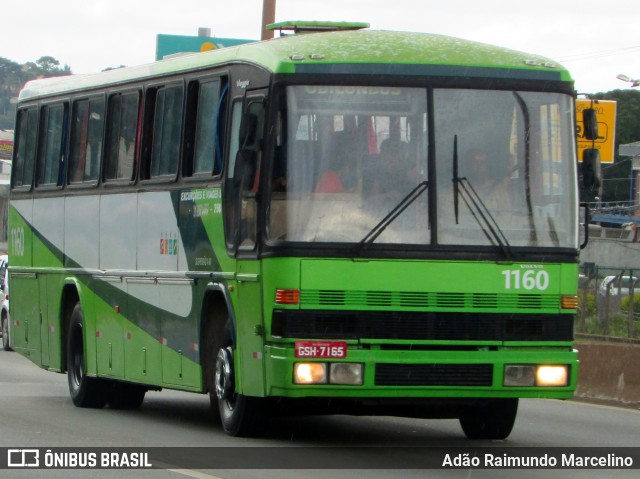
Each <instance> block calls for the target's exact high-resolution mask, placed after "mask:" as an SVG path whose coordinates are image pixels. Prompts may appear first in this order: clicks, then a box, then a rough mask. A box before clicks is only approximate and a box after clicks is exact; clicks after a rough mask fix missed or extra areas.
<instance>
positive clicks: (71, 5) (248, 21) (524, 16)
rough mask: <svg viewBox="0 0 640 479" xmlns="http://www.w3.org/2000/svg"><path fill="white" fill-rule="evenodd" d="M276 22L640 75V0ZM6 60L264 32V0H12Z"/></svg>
mask: <svg viewBox="0 0 640 479" xmlns="http://www.w3.org/2000/svg"><path fill="white" fill-rule="evenodd" d="M276 1H277V8H276V21H284V20H341V21H361V22H369V23H370V24H371V28H373V29H384V30H402V31H417V32H430V33H438V34H444V35H450V36H454V37H461V38H466V39H469V40H475V41H479V42H485V43H491V44H496V45H500V46H503V47H507V48H511V49H514V50H521V51H525V52H528V53H535V54H540V55H544V56H547V57H549V58H551V59H553V60H555V61H557V62H559V63H561V64H562V65H564V66H565V67H567V68H568V69H569V70H570V71H571V73H572V75H573V77H574V79H575V81H576V89H577V90H578V91H579V92H584V93H595V92H599V91H608V90H613V89H617V88H629V87H630V84H628V83H624V82H622V81H620V80H618V79H616V75H618V74H619V73H624V74H626V75H628V76H630V77H633V78H639V77H640V1H638V0H606V1H603V0H597V1H596V0H535V1H522V0H520V1H518V0H390V1H389V0H276ZM0 11H1V12H2V24H1V26H0V57H4V58H7V59H9V60H12V61H15V62H18V63H25V62H27V61H35V60H37V59H38V58H40V57H42V56H45V55H48V56H52V57H54V58H56V59H57V60H59V61H60V63H61V64H62V65H69V66H70V67H71V69H72V71H73V72H74V73H91V72H97V71H101V70H103V69H105V68H107V67H114V66H119V65H128V66H131V65H138V64H142V63H148V62H151V61H153V60H154V58H155V47H156V35H157V34H158V33H164V34H174V35H197V32H198V27H207V28H211V32H212V35H213V36H216V37H221V38H255V39H258V38H259V37H260V25H261V20H262V0H233V1H229V0H179V1H177V2H176V1H171V2H167V1H162V0H153V1H152V0H64V1H62V2H56V1H52V0H30V1H27V2H15V1H12V2H3V4H2V7H1V8H0Z"/></svg>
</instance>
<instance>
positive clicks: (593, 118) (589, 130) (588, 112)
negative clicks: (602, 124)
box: [582, 108, 598, 140]
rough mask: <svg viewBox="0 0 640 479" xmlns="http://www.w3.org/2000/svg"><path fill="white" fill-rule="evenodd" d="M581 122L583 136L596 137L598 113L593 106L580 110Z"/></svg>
mask: <svg viewBox="0 0 640 479" xmlns="http://www.w3.org/2000/svg"><path fill="white" fill-rule="evenodd" d="M582 122H583V124H584V133H583V134H582V137H583V138H586V139H587V140H597V139H598V115H597V114H596V110H595V109H594V108H585V109H584V110H582Z"/></svg>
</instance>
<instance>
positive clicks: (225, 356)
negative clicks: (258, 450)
mask: <svg viewBox="0 0 640 479" xmlns="http://www.w3.org/2000/svg"><path fill="white" fill-rule="evenodd" d="M234 371H235V369H234V362H233V348H232V345H231V339H230V338H227V339H226V340H225V342H224V343H223V346H222V347H221V348H220V349H219V350H218V354H217V356H216V367H215V380H214V381H215V393H214V394H215V397H216V399H217V402H218V410H219V412H220V421H221V423H222V428H223V429H224V431H225V432H226V433H227V434H229V435H231V436H238V437H250V436H256V435H258V434H259V433H260V432H261V431H262V430H263V427H264V423H265V420H266V414H267V410H266V407H265V403H266V400H265V399H264V398H257V397H251V396H245V395H243V394H239V393H237V392H236V387H235V372H234ZM212 399H213V398H212Z"/></svg>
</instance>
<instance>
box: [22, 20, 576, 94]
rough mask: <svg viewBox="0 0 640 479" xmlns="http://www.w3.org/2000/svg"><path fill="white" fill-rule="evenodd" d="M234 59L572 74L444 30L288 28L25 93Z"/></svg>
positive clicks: (300, 68)
mask: <svg viewBox="0 0 640 479" xmlns="http://www.w3.org/2000/svg"><path fill="white" fill-rule="evenodd" d="M293 23H295V22H293ZM325 24H326V22H325ZM233 61H246V62H249V63H252V64H255V65H260V66H262V67H263V68H265V69H267V70H270V71H272V72H274V73H278V74H288V73H315V74H318V73H322V72H326V73H331V74H336V73H346V74H373V73H379V74H393V73H397V74H405V75H406V74H415V75H425V74H429V75H435V76H452V75H456V76H465V75H468V76H485V77H496V78H521V79H540V80H555V81H566V82H570V81H572V80H571V77H570V75H569V73H568V72H567V71H566V70H565V69H564V68H562V67H560V66H559V65H558V64H556V63H555V62H553V61H551V60H549V59H547V58H544V57H541V56H538V55H530V54H527V53H522V52H518V51H514V50H509V49H506V48H502V47H497V46H493V45H487V44H483V43H478V42H473V41H470V40H463V39H459V38H453V37H448V36H444V35H435V34H427V33H409V32H393V31H377V30H362V29H358V30H353V29H340V30H338V31H327V32H323V33H312V34H307V35H288V36H283V37H280V38H275V39H272V40H266V41H261V42H255V43H247V44H244V45H239V46H235V47H227V48H223V49H219V50H213V51H209V52H202V53H193V54H187V55H183V56H178V57H175V58H170V59H167V60H161V61H158V62H155V63H150V64H146V65H140V66H134V67H127V68H121V69H116V70H110V71H107V72H102V73H95V74H89V75H72V76H71V77H56V78H49V79H44V80H34V81H32V82H29V83H27V85H26V86H25V88H24V89H23V91H22V92H21V94H20V100H21V101H24V100H28V99H35V98H38V97H42V96H47V95H53V94H60V93H65V92H73V91H79V90H83V89H86V88H93V87H100V86H104V85H114V84H125V83H127V82H131V81H136V80H140V79H143V78H149V77H159V76H163V75H167V74H171V73H179V72H185V71H197V70H200V69H205V68H208V67H211V66H215V65H218V64H220V65H222V64H225V63H229V62H233Z"/></svg>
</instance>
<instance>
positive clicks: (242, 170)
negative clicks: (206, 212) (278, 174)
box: [226, 89, 266, 396]
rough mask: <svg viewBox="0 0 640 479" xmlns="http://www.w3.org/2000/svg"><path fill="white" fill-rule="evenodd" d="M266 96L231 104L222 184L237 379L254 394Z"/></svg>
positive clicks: (259, 386) (259, 372) (259, 343)
mask: <svg viewBox="0 0 640 479" xmlns="http://www.w3.org/2000/svg"><path fill="white" fill-rule="evenodd" d="M265 100H266V90H265V89H261V90H254V91H248V92H247V93H246V95H245V98H244V101H243V102H237V103H236V104H234V106H233V110H232V131H231V148H230V157H229V158H230V162H229V168H228V173H227V175H228V176H227V188H226V201H227V205H229V206H230V208H228V214H230V215H232V216H231V217H228V218H227V220H228V222H227V226H228V231H229V233H228V235H229V236H228V241H230V243H232V244H230V246H231V247H232V250H233V253H234V255H235V258H236V301H235V311H234V312H235V318H236V339H237V342H238V345H237V350H236V354H237V356H236V367H237V379H238V381H239V382H240V387H241V392H242V393H243V394H246V395H256V396H259V395H262V394H263V391H264V375H263V345H264V342H263V335H262V334H261V333H260V332H261V331H262V330H263V329H264V324H263V320H262V287H261V275H260V269H261V268H260V262H259V260H258V224H259V220H258V212H259V204H258V203H259V199H260V195H259V185H260V180H259V178H260V169H261V166H262V149H263V137H264V129H265V128H264V127H265V105H266V101H265Z"/></svg>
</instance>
